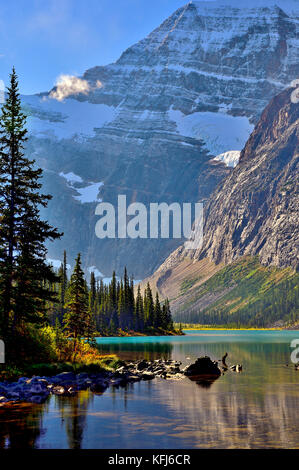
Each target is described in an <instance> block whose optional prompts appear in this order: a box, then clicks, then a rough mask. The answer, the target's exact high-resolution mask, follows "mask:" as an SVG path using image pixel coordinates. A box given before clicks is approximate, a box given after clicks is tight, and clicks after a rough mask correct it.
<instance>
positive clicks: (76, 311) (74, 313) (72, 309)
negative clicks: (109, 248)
mask: <svg viewBox="0 0 299 470" xmlns="http://www.w3.org/2000/svg"><path fill="white" fill-rule="evenodd" d="M65 309H66V313H65V316H64V324H65V328H66V331H67V332H68V334H69V336H70V337H71V338H73V339H74V351H76V346H77V341H78V340H80V339H81V338H82V337H83V336H85V335H86V330H87V313H88V293H87V288H86V283H85V279H84V273H83V271H82V268H81V255H80V253H79V254H78V256H77V258H76V263H75V268H74V271H73V274H72V276H71V279H70V282H69V286H68V289H67V292H66V304H65Z"/></svg>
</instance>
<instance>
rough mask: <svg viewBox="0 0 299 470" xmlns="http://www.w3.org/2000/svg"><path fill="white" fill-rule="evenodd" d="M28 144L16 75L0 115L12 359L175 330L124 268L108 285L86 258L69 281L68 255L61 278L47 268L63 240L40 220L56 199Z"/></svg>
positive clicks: (3, 255) (165, 310) (0, 274)
mask: <svg viewBox="0 0 299 470" xmlns="http://www.w3.org/2000/svg"><path fill="white" fill-rule="evenodd" d="M26 141H27V130H26V116H25V115H24V113H23V111H22V107H21V100H20V96H19V91H18V79H17V75H16V72H15V70H14V69H13V70H12V74H11V76H10V86H9V87H8V89H7V97H6V101H5V103H4V105H3V106H2V110H1V114H0V338H3V339H4V340H5V345H6V348H7V351H8V355H7V359H8V361H12V362H13V361H19V362H24V360H25V361H26V360H28V361H32V362H34V361H35V360H36V358H39V359H43V360H45V361H48V360H57V359H59V358H60V359H61V358H63V359H65V360H68V359H70V358H74V357H78V352H80V351H81V353H82V352H83V355H84V354H89V355H90V354H91V355H92V354H93V353H91V349H88V347H89V346H88V345H90V344H94V342H93V338H94V337H95V336H96V335H115V334H133V333H134V332H140V333H143V334H153V333H155V332H157V333H159V334H163V333H164V334H165V333H166V332H170V331H172V330H173V324H172V319H171V313H170V308H169V302H168V300H166V301H165V302H164V304H163V305H161V303H160V300H159V297H158V295H156V297H155V299H154V298H153V295H152V292H151V288H150V286H149V285H148V286H147V288H146V290H145V292H144V293H143V294H142V293H141V291H140V288H138V289H137V292H136V293H134V283H133V279H132V278H129V277H128V274H127V271H126V269H125V271H124V276H123V279H121V280H117V279H116V275H115V273H114V274H113V276H112V280H111V282H110V284H109V285H104V284H103V282H100V283H98V282H97V281H96V279H95V276H94V274H93V273H92V274H91V278H90V282H89V283H88V282H87V281H86V279H85V277H84V272H83V270H82V266H81V257H80V254H79V255H78V257H77V259H76V262H75V267H74V270H73V273H72V274H71V276H70V279H68V276H67V268H66V253H65V254H64V262H63V263H62V266H61V269H59V271H58V272H55V271H54V270H53V268H52V266H50V265H49V263H48V262H47V260H46V255H47V249H46V246H45V244H46V241H53V240H56V239H59V238H61V237H62V236H63V234H62V233H59V232H58V230H57V229H56V228H54V227H51V226H50V224H48V223H47V222H46V221H44V220H42V219H41V217H40V208H41V207H47V204H48V201H49V200H50V199H51V195H47V194H43V193H42V183H41V177H42V169H40V168H38V167H37V166H36V164H35V161H34V160H33V159H30V157H28V156H27V155H26ZM70 340H71V341H70ZM86 340H87V341H86ZM72 355H73V357H72Z"/></svg>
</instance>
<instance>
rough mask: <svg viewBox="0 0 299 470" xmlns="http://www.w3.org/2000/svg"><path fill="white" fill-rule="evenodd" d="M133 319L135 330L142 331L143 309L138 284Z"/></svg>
mask: <svg viewBox="0 0 299 470" xmlns="http://www.w3.org/2000/svg"><path fill="white" fill-rule="evenodd" d="M135 321H136V331H141V332H142V331H144V310H143V299H142V295H141V289H140V286H138V288H137V296H136V302H135Z"/></svg>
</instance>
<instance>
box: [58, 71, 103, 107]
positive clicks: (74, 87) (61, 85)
mask: <svg viewBox="0 0 299 470" xmlns="http://www.w3.org/2000/svg"><path fill="white" fill-rule="evenodd" d="M101 87H102V83H101V82H100V81H99V80H97V82H96V86H95V87H94V88H93V87H91V85H90V84H89V83H88V81H87V80H83V79H82V78H79V77H75V76H74V75H60V76H59V77H58V79H57V81H56V89H55V90H53V91H51V93H50V98H53V99H55V100H57V101H63V100H64V99H65V98H67V97H68V96H71V95H78V94H79V93H83V94H84V95H87V94H88V93H89V92H90V91H91V90H93V89H95V88H101Z"/></svg>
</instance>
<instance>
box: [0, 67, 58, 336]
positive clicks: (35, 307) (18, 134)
mask: <svg viewBox="0 0 299 470" xmlns="http://www.w3.org/2000/svg"><path fill="white" fill-rule="evenodd" d="M7 95H8V96H7V99H6V102H5V104H4V105H3V107H2V110H1V116H0V222H1V223H0V270H1V278H0V304H1V317H2V322H1V323H2V328H3V329H4V330H5V331H6V332H8V330H9V326H10V325H12V326H13V327H16V326H17V325H18V324H20V323H21V322H22V320H27V321H30V322H35V321H39V320H42V319H43V315H42V314H41V313H42V312H43V307H44V305H45V302H46V300H47V299H49V298H52V293H51V292H50V291H49V289H47V288H46V287H45V286H46V283H45V282H44V281H45V280H48V281H53V282H54V280H55V275H54V273H53V271H52V269H51V267H50V266H49V265H48V264H47V263H46V260H45V257H46V248H45V241H46V240H47V239H52V240H54V239H57V238H59V237H60V236H61V234H59V233H58V232H57V230H56V229H53V228H52V227H51V226H50V225H49V224H48V223H47V222H44V221H42V220H41V219H40V214H39V209H40V206H42V207H46V206H47V203H48V201H49V200H50V199H51V196H49V195H44V194H40V189H41V186H42V185H41V183H40V182H39V180H40V178H41V175H42V170H41V169H40V168H36V167H35V161H34V160H30V159H28V158H27V157H26V156H25V153H24V146H25V143H26V140H27V136H26V134H27V130H26V128H25V123H26V117H25V115H24V114H23V112H22V109H21V100H20V96H19V92H18V80H17V75H16V72H15V70H14V69H13V70H12V74H11V76H10V86H9V87H8V89H7Z"/></svg>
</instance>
